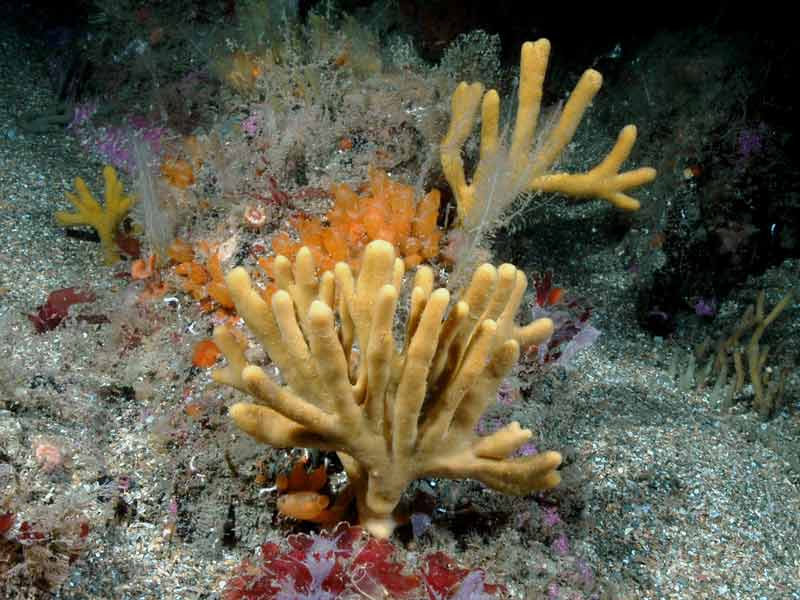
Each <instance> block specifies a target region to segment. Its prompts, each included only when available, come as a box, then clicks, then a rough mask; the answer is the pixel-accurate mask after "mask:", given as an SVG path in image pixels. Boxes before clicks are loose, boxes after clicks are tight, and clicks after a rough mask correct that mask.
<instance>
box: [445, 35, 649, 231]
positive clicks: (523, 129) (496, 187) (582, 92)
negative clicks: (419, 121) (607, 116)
mask: <svg viewBox="0 0 800 600" xmlns="http://www.w3.org/2000/svg"><path fill="white" fill-rule="evenodd" d="M549 56H550V42H549V41H548V40H546V39H540V40H538V41H537V42H526V43H525V44H523V45H522V52H521V58H520V82H519V92H518V97H517V115H516V120H515V122H514V129H513V131H512V133H511V139H510V143H509V144H508V146H507V147H506V145H504V144H503V143H501V139H500V134H499V115H500V96H499V94H498V93H497V91H495V90H489V91H488V92H486V93H484V88H483V85H482V84H480V83H472V84H468V83H466V82H462V83H460V84H459V85H458V87H457V88H456V90H455V92H454V93H453V98H452V114H451V118H450V126H449V128H448V131H447V134H446V135H445V137H444V139H443V140H442V142H441V146H440V158H441V163H442V170H443V171H444V174H445V177H446V179H447V182H448V184H450V187H451V188H452V189H453V193H454V194H455V197H456V203H457V205H458V214H459V217H460V220H461V222H462V225H463V226H464V227H467V228H469V227H470V226H473V225H474V223H472V222H473V221H476V220H479V219H480V218H481V215H483V214H485V213H486V212H495V213H496V211H497V207H496V206H491V207H490V206H489V205H492V204H493V205H497V204H500V205H501V206H500V208H504V207H507V206H508V205H509V204H510V203H511V202H512V201H513V200H514V198H516V197H517V196H518V195H519V194H521V193H523V192H531V191H541V192H559V193H562V194H566V195H567V196H573V197H577V198H602V199H604V200H608V201H609V202H611V203H612V204H613V205H614V206H616V207H617V208H621V209H625V210H638V209H639V201H638V200H636V199H635V198H632V197H631V196H628V195H627V194H626V193H625V192H626V191H627V190H629V189H632V188H635V187H638V186H641V185H644V184H646V183H649V182H651V181H653V179H655V177H656V171H655V169H652V168H650V167H642V168H639V169H634V170H633V171H627V172H624V173H620V172H619V169H620V167H621V166H622V163H624V162H625V160H627V158H628V156H629V155H630V153H631V149H632V148H633V145H634V143H635V142H636V126H634V125H628V126H627V127H625V128H623V129H622V131H621V132H620V134H619V137H618V138H617V143H616V144H615V146H614V147H613V149H612V150H611V152H609V154H608V156H606V157H605V159H604V160H603V161H602V162H601V163H600V164H598V165H597V166H596V167H594V168H593V169H591V170H590V171H588V172H586V173H574V174H573V173H557V172H553V171H552V168H553V166H554V165H555V163H556V161H557V160H558V158H559V156H561V154H562V152H563V150H564V148H565V147H566V146H567V144H569V142H570V141H571V140H572V136H573V135H574V134H575V130H576V129H577V128H578V125H579V124H580V122H581V119H582V118H583V114H584V112H585V111H586V109H587V108H588V106H589V105H590V104H591V102H592V99H593V98H594V96H595V94H597V92H598V91H599V90H600V86H601V85H602V82H603V77H602V75H600V73H598V72H597V71H595V70H594V69H588V70H587V71H586V72H584V74H583V76H582V77H581V79H580V81H578V84H577V86H576V87H575V89H574V90H573V92H572V94H571V95H570V97H569V99H568V100H567V102H566V103H565V104H564V106H563V108H562V110H561V113H560V116H559V118H558V120H557V121H556V122H555V123H553V124H552V126H551V127H546V128H544V129H545V130H544V131H543V132H541V134H539V135H537V131H536V128H537V125H538V121H539V111H540V107H541V101H542V85H543V83H544V77H545V73H546V71H547V61H548V58H549ZM479 106H480V107H481V137H480V156H479V162H478V166H477V168H476V170H475V173H474V175H473V177H472V180H471V181H470V183H467V178H466V174H465V173H464V163H463V160H462V158H461V150H462V148H463V146H464V144H465V143H466V141H467V139H468V138H469V136H470V134H471V132H472V130H473V128H474V126H475V122H476V120H477V113H478V107H479ZM489 209H491V210H489Z"/></svg>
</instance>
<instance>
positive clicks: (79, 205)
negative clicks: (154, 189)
mask: <svg viewBox="0 0 800 600" xmlns="http://www.w3.org/2000/svg"><path fill="white" fill-rule="evenodd" d="M103 178H104V179H105V182H106V189H105V204H103V205H101V204H100V203H99V202H98V201H97V200H96V199H95V197H94V196H92V192H90V191H89V188H88V187H87V186H86V182H85V181H84V180H83V179H81V178H80V177H76V178H75V190H76V191H77V192H78V193H77V194H73V193H71V192H67V193H66V196H67V199H68V200H69V201H70V202H71V203H72V205H73V206H74V207H75V212H66V211H58V212H57V213H56V215H55V217H56V221H58V223H59V224H61V225H64V226H67V227H70V226H73V225H88V226H89V227H93V228H94V229H95V230H96V231H97V235H98V236H100V244H101V246H102V247H103V260H104V261H105V263H106V264H107V265H113V264H114V263H115V262H117V261H118V260H119V253H118V252H117V245H116V242H115V241H114V238H115V236H116V234H117V228H118V227H119V225H120V223H122V220H123V219H124V218H125V215H127V214H128V211H129V210H130V208H131V206H132V205H133V202H134V199H133V197H131V196H126V195H125V193H124V192H123V190H122V182H121V181H120V180H119V178H118V177H117V171H116V170H115V169H114V167H112V166H110V165H106V167H105V168H104V169H103Z"/></svg>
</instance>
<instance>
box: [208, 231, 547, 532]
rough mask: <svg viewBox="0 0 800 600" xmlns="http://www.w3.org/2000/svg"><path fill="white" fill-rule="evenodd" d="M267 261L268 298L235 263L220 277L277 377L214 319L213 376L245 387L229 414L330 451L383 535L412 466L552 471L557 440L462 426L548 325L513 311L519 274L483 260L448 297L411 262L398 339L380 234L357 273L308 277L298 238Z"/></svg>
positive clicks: (474, 473) (513, 473)
mask: <svg viewBox="0 0 800 600" xmlns="http://www.w3.org/2000/svg"><path fill="white" fill-rule="evenodd" d="M275 274H276V283H277V285H278V287H279V288H280V289H279V291H277V292H276V293H275V294H273V295H272V298H271V305H270V304H268V303H267V302H266V301H265V300H264V299H263V297H262V296H261V294H259V292H258V291H257V290H256V289H255V288H254V287H253V286H252V283H251V280H250V277H249V275H248V274H247V272H246V271H245V270H244V269H242V268H237V269H234V270H233V271H231V272H230V273H229V274H228V275H227V277H226V282H227V285H228V289H229V291H230V293H231V296H232V298H233V301H234V303H235V305H236V310H237V312H238V314H239V315H240V316H241V317H242V318H243V319H244V322H245V323H246V324H247V326H248V327H249V328H250V330H251V331H252V332H253V333H254V334H255V336H256V338H257V339H258V341H259V342H260V343H261V344H262V346H263V347H264V349H265V351H266V352H267V354H268V355H269V357H270V359H271V360H272V361H273V362H274V363H275V364H276V365H277V366H278V367H279V368H280V371H281V376H282V378H283V380H284V381H285V383H286V385H280V384H279V383H277V382H276V381H274V380H273V379H272V378H271V377H270V376H269V375H267V374H266V373H265V372H264V370H263V369H262V368H261V367H259V366H256V365H253V364H250V363H248V361H247V359H246V358H245V348H244V344H243V342H242V341H241V336H237V335H235V334H234V332H233V331H232V330H231V329H230V328H228V327H227V326H222V327H218V328H217V329H216V330H215V332H214V341H215V343H216V344H217V346H218V347H219V348H220V349H221V350H222V352H223V354H224V355H225V357H226V358H227V361H228V364H227V366H226V367H224V368H221V369H217V370H216V371H214V373H213V376H214V379H215V380H216V381H218V382H220V383H224V384H227V385H230V386H233V387H235V388H237V389H239V390H241V391H242V392H244V393H246V394H249V395H250V396H252V397H253V398H254V400H255V403H241V402H240V403H237V404H234V405H233V406H232V407H231V409H230V414H231V416H232V418H233V420H234V421H235V423H236V424H237V425H238V426H239V427H240V428H241V429H242V430H243V431H245V432H246V433H248V434H250V435H251V436H253V437H254V438H255V439H257V440H259V441H261V442H264V443H267V444H271V445H273V446H277V447H308V448H319V449H322V450H327V451H336V452H337V453H338V455H339V457H340V459H341V462H342V464H343V465H344V468H345V470H346V472H347V475H348V478H349V481H350V485H351V486H352V491H353V493H354V495H355V498H356V503H357V510H358V514H359V519H360V521H361V524H362V525H363V526H364V527H365V528H366V529H367V530H369V531H370V532H371V533H373V534H374V535H376V536H378V537H388V536H389V535H391V533H392V531H393V529H394V526H395V522H394V520H393V517H392V512H393V510H394V509H395V507H396V506H397V504H398V502H399V501H400V498H401V495H402V494H403V491H404V490H405V488H406V486H407V485H408V484H409V483H410V482H411V481H413V480H415V479H418V478H421V477H446V478H450V479H458V478H471V479H475V480H478V481H480V482H482V483H483V484H485V485H486V486H488V487H490V488H492V489H495V490H498V491H501V492H504V493H507V494H514V495H524V494H528V493H530V492H532V491H534V490H541V489H547V488H551V487H553V486H555V485H557V484H558V482H559V479H560V478H559V474H558V472H557V471H556V468H557V467H558V465H559V464H560V462H561V455H560V454H558V453H557V452H541V453H539V454H535V455H532V456H524V457H514V456H512V455H513V454H514V453H515V452H516V451H517V450H518V449H520V448H521V447H522V446H523V445H524V444H525V443H526V442H528V441H529V440H530V438H531V436H532V433H531V431H530V430H528V429H523V428H522V427H520V425H519V423H516V422H513V423H510V424H508V425H506V426H505V427H503V428H501V429H500V430H498V431H496V432H494V433H492V434H490V435H487V436H479V435H477V434H476V432H475V429H476V425H477V424H478V420H479V419H480V417H481V415H482V414H483V413H484V411H485V410H486V409H487V407H488V406H489V405H490V404H492V403H493V402H494V400H495V398H496V394H497V389H498V386H499V385H500V382H501V381H502V380H503V378H504V377H505V375H506V374H507V373H508V372H509V371H510V370H511V368H512V367H513V365H514V363H515V362H516V361H517V358H518V357H519V348H520V345H523V346H527V345H530V344H536V343H541V342H542V341H544V340H545V339H547V338H548V337H549V336H550V335H551V334H552V331H553V323H552V321H550V320H549V319H539V320H536V321H534V322H532V323H530V324H528V325H526V326H523V327H520V326H517V325H515V323H514V317H515V315H516V313H517V309H518V308H519V306H520V303H521V302H522V298H523V294H524V292H525V288H526V285H527V281H526V278H525V276H524V274H523V273H522V272H521V271H519V270H518V269H516V268H515V267H514V266H512V265H509V264H504V265H502V266H501V267H499V268H495V267H493V266H491V265H489V264H484V265H482V266H481V267H479V268H478V269H477V270H476V271H475V273H474V275H473V278H472V282H471V284H470V285H469V286H468V288H467V289H466V290H465V291H464V293H463V294H462V295H461V298H460V300H459V301H458V302H456V303H455V304H452V305H451V303H450V293H449V292H448V291H447V290H446V289H441V288H440V289H434V276H433V271H432V270H431V269H430V268H429V267H425V266H422V267H419V268H418V269H417V271H416V273H415V275H414V278H413V288H412V293H411V295H410V305H409V307H408V318H407V320H406V323H405V337H404V340H403V341H402V342H399V341H398V340H396V339H395V336H394V328H395V316H396V312H397V302H398V298H399V296H400V294H401V289H402V282H403V276H404V274H405V268H404V265H403V261H402V260H401V259H399V258H397V257H396V256H395V250H394V248H393V246H392V245H391V244H390V243H388V242H385V241H382V240H377V241H374V242H371V243H370V244H369V245H368V246H367V248H366V250H365V254H364V257H363V260H362V264H361V268H360V270H359V273H358V277H357V278H356V277H355V276H354V275H353V271H352V270H351V268H350V267H349V266H348V265H347V264H346V263H343V262H340V263H338V264H337V265H336V267H335V273H331V272H330V271H326V272H324V273H323V274H322V275H321V276H319V277H318V276H317V274H316V270H315V265H314V260H313V258H312V254H311V251H310V250H309V249H308V248H303V249H301V250H300V251H299V252H298V254H297V257H296V260H295V262H294V264H292V263H291V262H290V261H289V260H288V259H287V258H285V257H282V256H280V257H278V258H277V259H276V261H275ZM448 309H449V310H448Z"/></svg>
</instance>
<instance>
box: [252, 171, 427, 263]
mask: <svg viewBox="0 0 800 600" xmlns="http://www.w3.org/2000/svg"><path fill="white" fill-rule="evenodd" d="M331 195H332V196H333V208H331V210H329V211H328V213H327V214H326V215H325V218H324V219H322V220H321V219H319V218H316V217H298V218H295V219H293V220H292V224H293V225H294V227H295V229H296V230H297V233H298V236H299V238H300V240H299V241H297V240H295V239H293V238H292V236H291V235H289V233H287V232H285V231H280V232H278V233H277V234H276V235H275V236H274V237H273V238H272V250H273V251H274V252H275V254H276V255H278V254H280V255H283V256H285V257H286V258H288V259H290V260H294V258H295V256H296V254H297V252H298V250H300V248H302V247H303V246H307V247H308V248H309V249H310V250H311V253H312V255H313V256H314V262H315V263H316V265H317V266H318V268H319V269H320V270H321V271H328V270H333V267H334V266H335V265H336V263H337V262H347V263H348V264H349V265H350V267H351V268H352V269H353V270H354V271H357V270H358V267H359V263H360V261H361V255H362V254H363V252H364V248H365V247H366V245H367V244H368V243H370V242H371V241H373V240H385V241H387V242H389V243H391V244H392V245H393V246H394V247H395V250H396V252H397V254H398V255H399V256H400V257H402V258H403V260H404V261H405V264H406V268H409V269H410V268H413V267H416V266H417V265H418V264H420V263H421V262H423V261H425V260H429V259H431V258H434V257H435V256H437V255H438V254H439V241H440V240H441V237H442V231H441V230H440V229H439V228H438V227H437V225H436V220H437V218H438V216H439V203H440V201H441V197H440V194H439V190H437V189H433V190H431V191H430V192H428V193H427V194H426V195H425V196H424V197H423V198H422V199H421V200H420V201H419V202H415V201H414V188H413V187H412V186H410V185H405V184H403V183H399V182H397V181H392V180H391V179H389V176H388V175H387V174H386V173H385V172H383V171H381V170H379V169H374V168H370V170H369V182H368V185H367V189H366V193H365V195H359V194H357V193H356V192H355V191H354V190H353V189H352V188H350V186H348V185H347V184H344V183H340V184H334V185H333V187H332V188H331ZM272 262H273V259H272V258H262V259H260V260H259V264H260V265H261V267H262V268H263V269H264V270H265V271H266V272H267V274H268V275H270V276H272Z"/></svg>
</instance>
